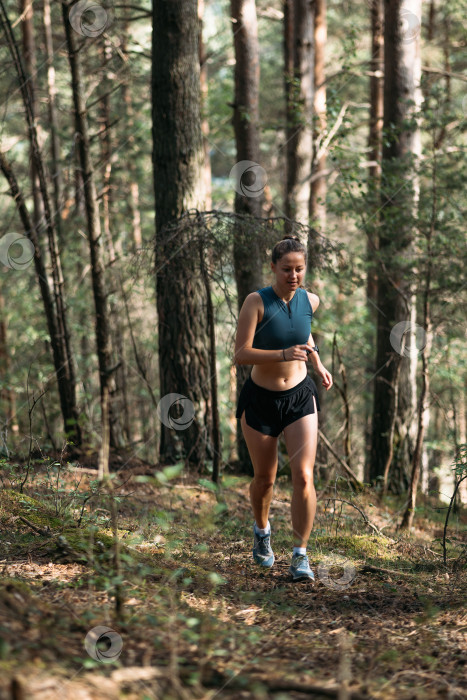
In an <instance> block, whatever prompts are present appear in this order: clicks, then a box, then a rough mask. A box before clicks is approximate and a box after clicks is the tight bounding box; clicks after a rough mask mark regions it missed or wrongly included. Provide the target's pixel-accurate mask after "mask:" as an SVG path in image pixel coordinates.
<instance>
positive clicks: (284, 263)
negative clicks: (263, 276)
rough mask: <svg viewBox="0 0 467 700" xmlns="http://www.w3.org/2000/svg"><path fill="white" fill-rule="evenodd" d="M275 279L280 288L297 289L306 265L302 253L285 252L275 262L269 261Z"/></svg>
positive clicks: (303, 276)
mask: <svg viewBox="0 0 467 700" xmlns="http://www.w3.org/2000/svg"><path fill="white" fill-rule="evenodd" d="M271 268H272V270H273V271H274V273H275V275H276V281H277V284H278V285H279V287H281V288H282V289H288V290H291V291H292V290H294V289H297V287H299V286H300V285H301V284H302V283H303V280H304V278H305V272H306V265H305V257H304V255H303V253H287V254H286V255H283V256H282V258H280V259H279V260H278V261H277V263H275V264H274V263H271Z"/></svg>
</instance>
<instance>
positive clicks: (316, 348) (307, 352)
mask: <svg viewBox="0 0 467 700" xmlns="http://www.w3.org/2000/svg"><path fill="white" fill-rule="evenodd" d="M312 350H314V351H315V352H316V353H318V355H319V347H318V346H317V345H313V347H312V348H311V350H307V351H306V354H307V355H309V354H310V352H311V351H312Z"/></svg>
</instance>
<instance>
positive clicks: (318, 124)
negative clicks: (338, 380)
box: [308, 0, 328, 476]
mask: <svg viewBox="0 0 467 700" xmlns="http://www.w3.org/2000/svg"><path fill="white" fill-rule="evenodd" d="M326 42H327V17H326V0H315V12H314V89H313V163H312V175H313V177H312V179H311V184H310V212H309V217H310V223H311V225H312V227H313V229H312V230H311V232H310V239H309V241H308V272H309V273H310V274H311V277H312V279H313V291H314V292H316V293H317V294H318V295H320V293H321V291H322V290H323V285H324V282H323V281H322V280H321V279H320V278H319V273H318V270H317V266H315V265H314V260H315V255H316V253H317V252H318V247H319V239H318V236H317V235H316V233H315V227H316V228H317V229H318V231H319V233H320V234H321V235H325V233H326V192H327V180H326V177H325V171H326V149H323V150H322V152H321V154H320V153H318V146H319V143H321V142H322V141H323V139H324V136H325V133H326V125H327V118H326V73H325V61H326V58H325V57H326ZM313 338H314V340H315V342H316V344H317V345H318V347H319V346H320V345H321V342H322V336H321V334H320V333H317V332H316V331H314V332H313ZM317 389H318V397H319V402H320V405H321V411H320V413H319V424H320V430H321V431H322V432H323V433H326V426H327V401H326V399H325V394H326V389H325V388H324V387H323V385H322V383H321V382H317ZM316 460H317V462H318V464H322V465H323V466H325V465H327V462H328V450H327V448H326V445H325V444H324V442H323V441H322V440H319V441H318V447H317V453H316ZM323 476H325V474H323Z"/></svg>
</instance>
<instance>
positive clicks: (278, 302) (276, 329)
mask: <svg viewBox="0 0 467 700" xmlns="http://www.w3.org/2000/svg"><path fill="white" fill-rule="evenodd" d="M256 291H257V292H258V294H260V295H261V298H262V300H263V304H264V316H263V318H262V320H261V322H260V323H258V325H257V326H256V331H255V337H254V339H253V347H254V348H261V349H262V350H282V349H283V348H284V349H285V348H290V346H291V345H302V344H305V343H306V342H307V340H308V338H309V337H310V333H311V321H312V318H313V309H312V308H311V304H310V300H309V298H308V293H307V291H306V289H302V288H301V287H298V288H297V289H296V290H295V294H294V295H293V297H292V299H291V300H290V301H289V303H288V304H286V303H285V301H283V300H282V299H281V298H280V297H278V296H277V294H276V292H275V291H274V290H273V288H272V285H271V286H269V287H263V288H262V289H257V290H256Z"/></svg>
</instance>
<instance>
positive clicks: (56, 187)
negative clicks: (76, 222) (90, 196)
mask: <svg viewBox="0 0 467 700" xmlns="http://www.w3.org/2000/svg"><path fill="white" fill-rule="evenodd" d="M44 36H45V51H46V56H47V64H48V65H47V106H48V110H49V122H50V124H49V128H50V149H51V161H52V170H53V173H52V182H53V201H54V208H55V212H56V216H55V226H56V228H57V237H58V242H59V245H61V246H63V243H64V241H63V236H62V225H61V224H62V215H61V207H62V205H61V200H62V192H63V178H62V166H61V163H60V139H59V132H58V118H57V109H56V95H57V86H56V84H55V68H54V65H53V60H54V46H53V36H52V21H51V15H50V0H44Z"/></svg>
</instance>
